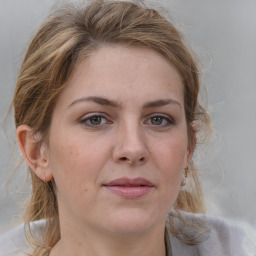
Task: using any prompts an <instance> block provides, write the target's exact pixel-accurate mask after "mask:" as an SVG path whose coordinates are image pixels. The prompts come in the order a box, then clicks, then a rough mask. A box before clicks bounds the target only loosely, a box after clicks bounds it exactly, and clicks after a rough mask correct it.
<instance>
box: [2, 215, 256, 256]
mask: <svg viewBox="0 0 256 256" xmlns="http://www.w3.org/2000/svg"><path fill="white" fill-rule="evenodd" d="M189 216H190V218H191V216H195V219H198V218H200V216H199V217H198V215H191V214H190V215H189ZM207 223H208V226H209V232H207V237H205V241H203V242H200V243H199V244H197V245H187V244H184V243H182V242H181V241H180V240H178V239H177V238H175V237H174V236H173V235H172V234H170V233H169V241H170V243H169V244H168V245H167V246H168V247H169V252H168V256H256V232H255V231H250V237H249V235H248V234H247V232H246V230H243V229H242V228H241V227H238V226H237V225H234V224H232V223H230V222H228V221H226V220H223V219H220V218H216V217H209V216H207ZM43 224H44V221H40V222H38V223H36V226H38V225H39V226H41V225H43ZM28 252H31V249H30V248H29V245H28V243H27V241H26V237H25V234H24V225H20V226H18V227H16V228H14V229H12V230H10V231H9V232H7V233H5V234H3V235H2V236H0V256H27V253H28Z"/></svg>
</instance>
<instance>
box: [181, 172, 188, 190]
mask: <svg viewBox="0 0 256 256" xmlns="http://www.w3.org/2000/svg"><path fill="white" fill-rule="evenodd" d="M187 186H188V168H185V169H184V170H183V172H182V181H181V184H180V189H181V190H186V189H187Z"/></svg>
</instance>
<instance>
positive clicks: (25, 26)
mask: <svg viewBox="0 0 256 256" xmlns="http://www.w3.org/2000/svg"><path fill="white" fill-rule="evenodd" d="M56 2H58V1H57V0H55V1H54V0H0V120H1V121H3V119H4V117H5V115H6V113H7V109H8V106H9V104H10V101H11V98H12V94H13V91H14V86H15V81H16V77H17V73H18V69H19V65H20V63H21V60H22V58H23V55H24V53H25V49H26V47H27V45H28V42H29V40H30V39H31V35H32V33H33V32H34V31H35V30H36V28H37V27H38V26H39V24H40V23H41V22H42V20H43V19H44V18H45V17H46V16H47V14H48V12H49V10H50V8H51V7H52V5H53V4H54V3H56ZM159 4H160V5H162V6H165V7H166V8H167V9H168V11H169V16H170V18H171V20H172V21H173V23H174V24H175V25H176V26H177V27H178V28H179V29H180V30H181V31H182V33H183V34H184V35H185V38H186V40H187V42H188V44H189V45H190V46H191V47H192V49H193V50H194V52H196V54H197V55H198V57H199V59H200V61H201V65H202V71H203V79H202V83H203V85H204V86H205V87H206V88H207V92H208V101H206V97H205V94H204V93H202V101H203V102H205V103H206V102H207V104H208V110H209V112H210V114H211V117H212V120H213V125H214V128H215V132H214V134H213V137H212V138H213V139H212V141H211V143H210V144H209V146H208V147H205V146H201V147H200V149H199V150H198V152H197V154H196V156H197V159H198V165H199V167H200V175H201V178H202V181H203V188H204V193H205V199H206V206H207V210H208V212H209V213H210V214H219V215H222V216H224V217H228V218H230V219H233V220H239V221H244V222H247V223H249V224H250V225H252V226H254V227H256V200H255V197H256V164H255V160H256V133H255V131H256V49H255V47H256V15H255V14H256V1H255V0H243V1H241V0H225V1H220V0H193V1H188V0H165V1H164V0H162V1H157V2H155V5H159ZM5 127H6V131H4V129H3V128H1V130H0V152H1V157H0V170H1V171H0V233H1V232H3V231H4V230H6V229H7V228H9V227H10V226H11V225H13V224H14V223H15V222H16V220H17V219H18V218H19V217H20V216H21V215H22V211H21V210H20V208H19V207H20V204H19V203H20V202H21V201H23V200H24V197H25V196H26V192H25V193H23V192H22V191H24V180H25V177H26V174H25V168H24V167H23V168H20V169H19V170H18V171H17V174H16V175H15V176H14V181H12V182H11V183H10V184H9V185H8V186H7V180H8V177H9V175H10V173H11V172H12V170H13V169H14V167H15V162H16V160H17V159H18V156H19V153H18V154H16V155H14V156H13V155H12V146H13V143H14V138H15V130H14V128H13V121H12V116H10V118H9V119H8V121H7V122H6V125H5ZM28 189H29V188H25V191H27V190H28Z"/></svg>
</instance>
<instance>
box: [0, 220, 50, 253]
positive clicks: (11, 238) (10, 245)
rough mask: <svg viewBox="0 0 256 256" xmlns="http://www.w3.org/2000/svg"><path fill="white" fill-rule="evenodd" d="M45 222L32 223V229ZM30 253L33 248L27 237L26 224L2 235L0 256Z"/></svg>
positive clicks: (0, 236) (0, 237)
mask: <svg viewBox="0 0 256 256" xmlns="http://www.w3.org/2000/svg"><path fill="white" fill-rule="evenodd" d="M44 222H45V221H37V222H34V223H32V224H31V228H32V230H33V229H35V228H40V227H41V226H43V225H44ZM30 253H31V248H30V246H29V244H28V241H27V238H26V233H25V225H24V224H21V225H19V226H17V227H15V228H13V229H11V230H9V231H8V232H6V233H4V234H2V235H0V256H28V255H29V254H30Z"/></svg>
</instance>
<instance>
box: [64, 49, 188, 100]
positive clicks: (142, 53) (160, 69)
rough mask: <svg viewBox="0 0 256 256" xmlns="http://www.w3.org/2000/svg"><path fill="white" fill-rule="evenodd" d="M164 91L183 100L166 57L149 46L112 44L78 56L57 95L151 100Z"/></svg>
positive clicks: (180, 87)
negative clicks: (82, 57) (69, 75)
mask: <svg viewBox="0 0 256 256" xmlns="http://www.w3.org/2000/svg"><path fill="white" fill-rule="evenodd" d="M168 93H169V94H171V95H172V97H178V98H179V100H181V98H182V100H183V84H182V79H181V77H180V75H179V73H178V72H177V70H176V68H175V67H174V66H173V65H172V64H170V62H169V61H168V60H167V59H166V58H164V57H163V56H162V55H160V54H159V53H157V52H155V51H153V50H151V49H147V48H142V47H127V46H121V45H115V46H104V47H101V48H99V49H98V50H96V51H94V52H92V53H91V54H90V55H88V56H87V57H86V58H84V59H83V60H81V61H80V62H79V63H78V64H77V66H76V67H75V70H74V73H73V76H72V78H71V79H70V81H69V83H68V84H67V87H66V88H65V89H64V91H63V92H62V93H61V94H62V95H61V97H60V98H65V99H69V100H72V99H73V100H75V99H74V97H78V96H81V95H84V96H91V95H96V96H97V95H98V96H108V97H117V98H119V100H121V98H122V97H123V99H128V98H130V99H131V98H134V99H135V98H138V96H139V98H140V99H141V100H142V98H148V100H151V99H150V98H156V97H162V96H163V95H166V94H168ZM65 95H66V97H64V96H65ZM115 100H116V99H115ZM152 100H154V99H152Z"/></svg>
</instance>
